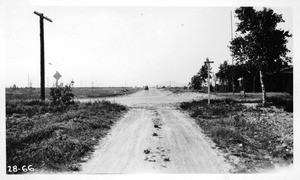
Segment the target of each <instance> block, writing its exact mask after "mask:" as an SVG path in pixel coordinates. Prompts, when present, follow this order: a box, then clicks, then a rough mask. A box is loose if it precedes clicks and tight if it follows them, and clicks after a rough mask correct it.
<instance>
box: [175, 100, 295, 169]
mask: <svg viewBox="0 0 300 180" xmlns="http://www.w3.org/2000/svg"><path fill="white" fill-rule="evenodd" d="M180 108H181V109H182V110H185V111H187V112H189V113H190V115H191V116H192V117H193V118H195V120H196V122H197V124H198V125H199V126H200V127H201V129H202V130H203V131H204V133H206V134H207V135H208V136H209V137H211V138H212V140H213V141H214V142H215V143H216V145H217V147H219V148H220V149H221V150H222V151H223V152H225V154H226V158H227V159H228V161H229V162H230V163H232V164H233V165H234V166H235V169H236V171H235V172H237V173H251V172H259V171H262V170H264V169H269V168H272V167H274V166H277V165H280V166H281V165H288V164H291V163H293V113H290V112H286V111H284V110H283V109H281V108H276V107H275V106H271V107H256V108H246V107H245V106H243V105H241V104H240V103H239V102H237V101H234V100H231V99H223V100H211V105H210V106H208V105H207V100H201V101H193V102H184V103H181V105H180Z"/></svg>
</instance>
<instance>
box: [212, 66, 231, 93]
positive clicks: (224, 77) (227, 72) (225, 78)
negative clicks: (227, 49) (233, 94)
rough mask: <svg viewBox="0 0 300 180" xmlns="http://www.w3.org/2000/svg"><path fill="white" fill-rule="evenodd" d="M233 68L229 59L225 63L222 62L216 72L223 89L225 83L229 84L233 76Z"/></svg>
mask: <svg viewBox="0 0 300 180" xmlns="http://www.w3.org/2000/svg"><path fill="white" fill-rule="evenodd" d="M231 69H232V68H231V66H230V65H228V63H227V61H224V62H223V64H220V66H219V71H218V72H217V73H216V77H217V78H218V79H219V80H220V82H221V85H222V87H223V90H224V85H229V82H230V78H231V77H232V71H231ZM225 91H227V90H225Z"/></svg>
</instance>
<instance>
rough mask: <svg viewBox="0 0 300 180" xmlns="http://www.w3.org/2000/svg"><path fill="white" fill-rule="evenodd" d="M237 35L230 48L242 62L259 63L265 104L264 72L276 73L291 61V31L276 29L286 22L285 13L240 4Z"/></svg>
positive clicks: (237, 14)
mask: <svg viewBox="0 0 300 180" xmlns="http://www.w3.org/2000/svg"><path fill="white" fill-rule="evenodd" d="M235 13H236V16H237V18H238V19H239V20H240V22H239V23H237V30H236V31H237V33H238V34H239V36H238V37H236V38H234V39H233V40H232V41H231V42H230V44H231V45H230V47H229V48H230V50H231V52H232V54H233V56H234V58H235V60H236V61H237V62H239V63H251V64H252V65H254V66H256V67H257V69H258V71H259V75H260V84H261V89H262V104H263V105H265V103H266V91H265V85H264V74H266V73H274V72H276V71H278V70H279V69H281V68H282V67H283V66H286V65H287V63H288V62H291V58H289V57H287V53H288V52H289V50H288V49H287V47H286V43H287V42H288V41H287V38H289V37H291V36H292V35H291V34H290V33H289V31H284V30H281V29H277V24H278V23H281V22H284V20H283V19H282V15H279V14H276V13H274V11H273V10H272V9H269V8H263V10H261V11H257V10H255V9H254V8H253V7H241V8H238V9H236V10H235Z"/></svg>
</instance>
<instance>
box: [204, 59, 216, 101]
mask: <svg viewBox="0 0 300 180" xmlns="http://www.w3.org/2000/svg"><path fill="white" fill-rule="evenodd" d="M205 63H206V64H207V74H208V77H207V86H208V87H207V92H208V100H207V103H208V104H210V77H209V76H210V63H214V62H213V61H209V59H208V58H206V62H205Z"/></svg>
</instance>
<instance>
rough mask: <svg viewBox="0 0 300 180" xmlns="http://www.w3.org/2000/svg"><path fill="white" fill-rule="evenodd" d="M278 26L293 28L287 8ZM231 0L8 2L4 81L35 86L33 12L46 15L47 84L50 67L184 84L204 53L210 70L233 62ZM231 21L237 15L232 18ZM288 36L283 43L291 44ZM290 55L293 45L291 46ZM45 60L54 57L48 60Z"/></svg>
mask: <svg viewBox="0 0 300 180" xmlns="http://www.w3.org/2000/svg"><path fill="white" fill-rule="evenodd" d="M270 8H272V9H273V10H274V11H275V12H276V13H278V14H282V15H283V19H284V20H285V21H286V22H285V23H282V24H280V26H279V27H280V28H282V29H284V30H289V31H290V32H291V33H292V34H293V25H292V16H293V14H292V8H278V7H276V8H274V7H270ZM234 9H236V7H134V6H132V7H125V6H123V7H112V6H111V7H100V6H96V7H91V6H11V7H9V8H6V11H5V21H4V25H5V28H4V29H5V30H4V31H5V39H4V40H5V63H6V64H5V70H6V72H5V80H6V82H5V86H7V87H9V86H12V85H13V84H16V85H17V86H19V87H25V86H28V75H29V78H30V80H31V81H32V83H33V86H34V87H39V86H40V40H39V17H38V16H37V15H35V14H33V12H34V11H38V12H41V13H44V15H45V16H47V17H49V18H50V19H52V20H53V23H50V22H48V21H45V23H44V28H45V69H46V74H45V84H46V87H47V86H48V84H49V86H52V84H53V82H54V78H53V75H54V73H55V72H56V71H58V72H59V73H60V74H61V75H62V79H61V80H60V82H64V83H69V82H70V81H71V80H72V79H73V80H74V81H75V86H91V85H92V82H93V85H94V86H124V85H125V83H126V86H143V85H151V86H152V85H156V84H160V83H162V82H166V81H173V82H178V83H182V84H186V85H187V84H188V82H189V81H190V79H191V77H192V76H193V75H195V74H196V73H197V72H198V71H199V69H200V67H201V66H202V65H203V63H204V61H205V59H206V58H207V57H208V58H209V59H210V60H212V61H214V64H212V67H213V72H217V71H218V67H219V65H220V64H221V63H222V62H223V61H224V60H229V62H230V63H231V56H230V51H229V48H228V45H229V41H230V38H231V34H230V33H231V32H230V11H234ZM233 20H234V24H235V22H236V21H237V19H236V18H233ZM235 28H236V27H235V26H234V30H235ZM292 42H293V41H292V38H289V44H288V48H289V49H290V50H291V51H292V47H293V46H292ZM290 56H292V53H290ZM49 63H51V64H52V65H50V64H49Z"/></svg>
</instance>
